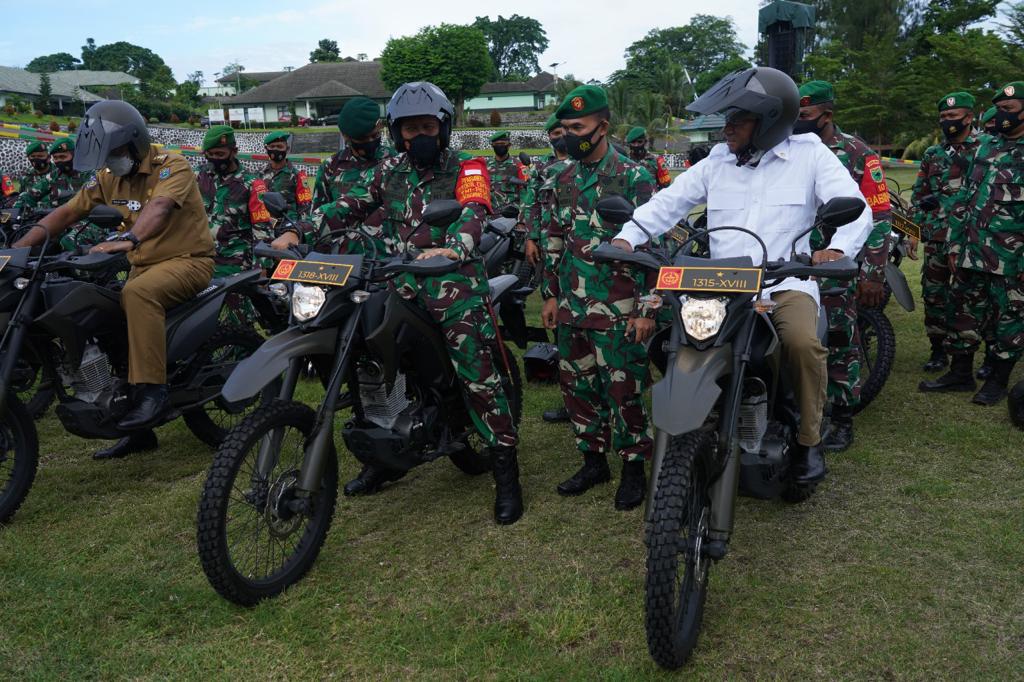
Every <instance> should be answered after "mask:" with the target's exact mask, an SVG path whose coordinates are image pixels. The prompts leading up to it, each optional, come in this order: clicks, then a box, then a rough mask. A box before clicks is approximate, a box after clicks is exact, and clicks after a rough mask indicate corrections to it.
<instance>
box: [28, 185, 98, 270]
mask: <svg viewBox="0 0 1024 682" xmlns="http://www.w3.org/2000/svg"><path fill="white" fill-rule="evenodd" d="M92 176H93V174H92V172H91V171H83V172H81V173H72V174H71V175H67V174H66V173H62V172H61V171H60V169H59V168H57V167H56V166H53V167H52V168H51V170H50V172H49V173H47V174H46V175H44V176H42V178H41V179H40V180H38V181H37V182H36V183H35V184H34V185H32V186H31V187H29V188H28V189H27V190H26V191H24V192H22V193H21V195H20V196H19V197H18V200H17V201H16V202H15V203H14V205H15V207H18V208H21V209H22V210H24V211H30V210H32V209H43V208H57V207H58V206H60V205H61V204H63V203H67V202H68V201H70V200H71V197H73V196H74V195H75V194H76V193H77V192H78V190H80V189H81V188H82V187H84V186H85V183H87V182H88V181H89V179H90V178H92ZM62 192H63V193H64V194H65V198H64V200H63V201H62V200H61V198H60V195H61V193H62ZM106 236H107V233H106V232H105V231H103V230H102V229H100V228H99V227H97V226H95V225H93V224H91V223H88V222H86V221H79V222H77V223H75V224H74V225H72V226H71V227H69V228H68V229H67V230H65V231H64V233H63V234H62V235H61V237H60V246H61V248H62V249H63V250H65V251H71V250H74V248H75V247H76V246H92V245H93V244H98V243H100V242H101V241H103V240H104V239H105V238H106Z"/></svg>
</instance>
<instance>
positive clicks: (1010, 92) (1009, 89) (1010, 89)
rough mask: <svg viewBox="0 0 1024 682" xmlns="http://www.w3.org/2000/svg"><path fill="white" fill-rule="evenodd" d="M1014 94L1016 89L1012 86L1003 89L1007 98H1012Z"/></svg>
mask: <svg viewBox="0 0 1024 682" xmlns="http://www.w3.org/2000/svg"><path fill="white" fill-rule="evenodd" d="M1015 92H1016V89H1015V88H1014V87H1013V86H1012V85H1007V86H1006V87H1005V88H1003V93H1005V94H1006V96H1007V97H1013V94H1014V93H1015Z"/></svg>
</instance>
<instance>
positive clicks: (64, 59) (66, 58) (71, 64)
mask: <svg viewBox="0 0 1024 682" xmlns="http://www.w3.org/2000/svg"><path fill="white" fill-rule="evenodd" d="M81 61H82V60H80V59H77V58H75V57H72V56H71V55H70V54H68V53H67V52H55V53H53V54H48V55H44V56H42V57H36V58H35V59H33V60H32V61H30V62H29V63H28V65H27V66H26V67H25V70H26V71H31V72H32V73H53V72H54V71H73V70H74V69H77V68H78V65H79V64H81Z"/></svg>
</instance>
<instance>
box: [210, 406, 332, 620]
mask: <svg viewBox="0 0 1024 682" xmlns="http://www.w3.org/2000/svg"><path fill="white" fill-rule="evenodd" d="M315 421H316V414H315V413H314V412H313V410H312V409H310V408H309V407H307V406H306V405H302V404H301V403H296V402H284V401H274V402H272V403H270V404H269V405H264V406H263V407H260V408H258V409H257V410H256V411H255V412H253V413H252V414H251V415H249V416H248V417H246V418H245V419H244V420H243V421H242V423H241V424H239V425H238V426H236V427H235V428H234V429H232V430H231V432H230V433H229V434H228V437H227V438H225V439H224V442H223V443H222V444H221V446H220V448H219V449H218V450H217V455H216V457H215V458H214V461H213V464H212V466H211V467H210V471H209V473H208V474H207V477H206V484H205V485H204V486H203V494H202V496H201V497H200V500H199V511H198V513H197V515H196V528H197V538H196V540H197V542H196V545H197V549H198V551H199V560H200V562H201V563H202V566H203V572H204V573H206V577H207V579H208V580H209V581H210V585H212V586H213V589H215V590H216V591H217V592H218V593H219V594H220V595H221V596H222V597H224V598H225V599H227V600H228V601H231V602H234V603H235V604H239V605H241V606H253V605H255V604H256V603H258V602H260V601H262V600H263V599H268V598H270V597H274V596H276V595H278V594H280V593H281V592H283V591H284V590H286V589H288V588H289V587H290V586H292V585H294V584H295V583H297V582H298V581H299V580H301V579H302V578H303V576H305V575H306V573H307V572H308V571H309V569H310V568H311V567H312V565H313V562H314V561H316V557H317V555H319V553H320V549H321V547H323V544H324V540H325V539H326V537H327V531H328V529H329V528H330V526H331V520H332V518H333V516H334V508H335V504H336V503H337V500H338V458H337V453H336V452H335V449H334V444H333V443H331V445H330V452H329V453H328V456H327V462H326V466H325V470H324V473H323V478H322V480H321V482H320V489H319V490H318V491H317V492H316V493H315V494H313V495H312V496H311V497H309V498H308V499H309V506H308V507H307V509H306V510H305V511H301V510H299V511H296V510H295V509H294V508H293V507H292V506H290V505H289V503H292V502H295V501H296V500H299V499H300V497H299V496H298V495H297V494H296V492H297V490H296V484H297V478H298V474H299V469H300V467H301V464H302V460H303V457H304V451H305V445H306V442H307V440H308V439H309V438H310V437H311V436H312V432H313V426H314V423H315ZM275 432H276V434H277V435H279V436H280V439H281V440H280V441H279V442H280V447H278V448H277V452H276V453H274V454H275V455H276V456H275V463H274V467H273V468H272V469H271V471H270V473H269V475H267V476H262V475H261V474H260V473H259V472H258V470H257V458H258V456H259V451H260V446H261V443H262V442H263V441H264V439H265V438H272V437H274V436H275Z"/></svg>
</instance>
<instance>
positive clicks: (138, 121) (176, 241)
mask: <svg viewBox="0 0 1024 682" xmlns="http://www.w3.org/2000/svg"><path fill="white" fill-rule="evenodd" d="M74 163H75V169H76V170H80V171H81V170H94V171H96V174H95V175H94V176H93V178H92V179H90V180H89V181H88V182H87V183H86V184H85V186H84V187H82V189H81V190H80V191H79V192H78V194H76V195H75V196H74V197H73V198H72V199H71V200H70V201H69V202H68V203H66V204H64V205H63V206H61V207H59V208H57V209H56V210H54V211H53V213H51V214H50V215H48V216H47V217H46V218H44V219H43V220H41V221H40V222H39V223H38V226H41V227H43V228H45V229H46V230H48V231H49V233H50V236H51V239H52V238H53V237H56V236H57V235H58V234H60V233H61V232H62V231H63V230H64V229H65V228H66V227H67V226H68V225H70V224H71V223H73V222H75V221H77V220H80V219H82V218H84V217H85V216H86V215H88V213H89V211H90V210H92V208H93V207H95V206H99V205H101V204H106V205H109V206H114V207H116V208H117V209H118V210H120V212H121V214H122V215H123V216H124V222H123V223H122V225H121V233H120V235H119V236H118V237H113V238H112V239H108V240H107V241H105V242H102V243H100V244H97V245H96V246H94V247H93V248H92V252H93V253H96V252H99V253H118V252H126V253H127V255H128V260H129V262H130V263H131V264H132V270H131V273H130V274H129V276H128V282H127V283H126V284H125V286H124V290H123V291H122V293H121V305H122V307H123V308H124V311H125V315H126V316H127V319H128V346H129V348H128V381H129V383H131V384H132V385H133V386H134V387H135V406H134V408H133V409H132V410H131V411H129V412H128V413H127V414H126V415H125V416H124V418H123V419H121V421H120V422H118V427H119V428H120V429H122V430H124V431H127V432H134V433H132V435H131V436H129V437H127V438H123V439H122V440H121V441H119V442H118V444H117V445H115V446H114V447H112V448H109V449H108V450H106V451H100V452H98V453H96V455H97V456H99V457H119V456H124V455H126V454H129V453H131V452H138V451H140V450H146V449H152V448H154V447H156V436H155V435H154V434H153V432H152V431H150V430H149V429H150V427H152V426H153V424H155V423H156V422H158V421H159V420H160V417H161V415H162V414H163V412H164V409H165V407H166V404H167V339H166V330H165V319H164V318H165V311H166V309H167V308H170V307H173V306H176V305H179V304H181V303H184V302H185V301H188V300H189V299H191V298H193V297H195V295H196V294H198V293H199V292H200V291H202V290H203V289H204V288H205V287H206V286H208V285H209V283H210V279H211V278H212V276H213V254H214V245H213V238H212V237H211V236H210V228H209V225H208V223H207V220H206V211H205V209H204V207H203V200H202V198H201V197H200V195H199V187H198V185H197V184H196V179H195V175H194V174H193V172H192V169H191V167H190V166H189V164H188V162H187V161H185V159H184V157H182V156H180V155H178V154H162V153H158V152H157V150H156V148H154V147H151V146H150V144H149V133H148V131H147V129H146V122H145V120H144V119H143V118H142V116H141V115H140V114H139V112H138V111H137V110H136V109H135V108H134V107H133V106H131V105H130V104H128V103H126V102H120V101H113V100H111V101H104V102H98V103H96V104H94V105H93V106H92V107H90V108H89V111H87V112H86V114H85V118H84V119H83V121H82V126H81V128H80V131H79V134H78V146H77V148H76V150H75V162H74ZM38 226H37V229H33V230H32V231H30V232H29V233H28V234H27V235H26V236H25V237H24V238H23V239H22V240H21V241H20V242H19V243H18V244H16V245H15V246H33V245H36V244H41V243H42V242H43V240H44V238H45V235H44V233H43V230H40V229H38Z"/></svg>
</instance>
